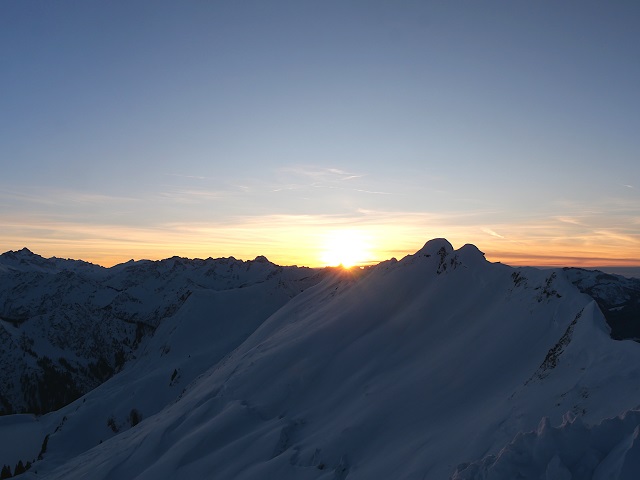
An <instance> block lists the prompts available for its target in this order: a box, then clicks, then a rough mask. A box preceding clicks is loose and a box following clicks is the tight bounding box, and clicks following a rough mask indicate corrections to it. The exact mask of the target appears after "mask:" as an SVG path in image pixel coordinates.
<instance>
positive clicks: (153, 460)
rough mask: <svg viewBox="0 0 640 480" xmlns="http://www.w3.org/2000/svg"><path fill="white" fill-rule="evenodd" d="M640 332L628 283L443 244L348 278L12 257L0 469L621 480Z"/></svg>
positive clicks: (202, 263)
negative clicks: (516, 264) (503, 260)
mask: <svg viewBox="0 0 640 480" xmlns="http://www.w3.org/2000/svg"><path fill="white" fill-rule="evenodd" d="M639 338H640V280H638V279H634V278H626V277H622V276H619V275H611V274H606V273H603V272H599V271H591V270H584V269H574V268H565V269H562V268H560V269H537V268H533V267H520V268H513V267H510V266H508V265H503V264H500V263H491V262H489V261H487V260H486V259H485V257H484V254H483V253H482V252H481V251H480V250H478V248H476V247H475V246H473V245H465V246H463V247H461V248H459V249H457V250H455V249H454V248H453V247H452V246H451V244H450V243H449V242H448V241H446V240H444V239H434V240H430V241H429V242H427V243H426V244H425V246H424V247H423V248H422V249H420V250H419V251H418V252H416V253H415V254H413V255H408V256H407V257H405V258H403V259H401V260H395V259H391V260H389V261H385V262H382V263H380V264H378V265H375V266H371V267H366V268H362V269H360V268H352V269H349V270H347V269H342V268H325V269H310V268H304V267H282V266H277V265H275V264H273V263H271V262H269V261H268V260H267V259H266V258H265V257H257V258H256V259H254V260H251V261H241V260H236V259H234V258H233V257H230V258H221V259H212V258H208V259H206V260H201V259H195V260H190V259H185V258H179V257H173V258H169V259H166V260H161V261H137V262H134V261H131V262H127V263H124V264H121V265H117V266H115V267H111V268H103V267H100V266H97V265H92V264H90V263H87V262H83V261H78V260H64V259H57V258H51V259H45V258H42V257H41V256H39V255H36V254H34V253H32V252H30V251H29V250H27V249H23V250H20V251H9V252H6V253H4V254H2V255H0V346H1V349H0V365H1V368H0V382H1V385H2V390H1V391H0V408H1V409H2V410H1V413H2V414H3V415H2V416H0V466H3V465H4V466H6V467H7V468H8V469H9V470H10V471H11V472H12V473H15V472H16V466H17V465H18V463H20V465H23V466H24V465H27V464H28V466H29V468H28V469H27V470H26V472H25V473H22V474H21V476H22V478H33V479H35V478H65V479H67V478H94V479H126V478H138V479H147V478H149V479H151V478H153V479H157V478H212V479H271V478H273V479H342V480H344V479H349V480H354V479H388V478H394V479H446V478H453V479H512V478H531V479H534V478H535V479H540V478H542V479H545V478H547V479H564V478H567V479H569V478H574V479H575V478H593V479H606V478H621V479H631V478H633V479H635V478H638V477H639V476H640V460H639V459H640V443H639V441H638V435H640V410H639V405H640V382H639V380H640V344H639V343H638V341H637V339H639ZM19 470H20V471H21V470H22V469H19ZM4 471H5V470H4V469H3V472H4Z"/></svg>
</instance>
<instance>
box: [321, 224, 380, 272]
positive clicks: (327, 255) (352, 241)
mask: <svg viewBox="0 0 640 480" xmlns="http://www.w3.org/2000/svg"><path fill="white" fill-rule="evenodd" d="M369 257H370V253H369V248H368V244H367V241H366V238H365V236H364V235H363V234H362V233H361V232H359V231H357V230H335V231H332V232H330V233H329V234H328V235H327V238H326V241H325V244H324V251H323V252H322V255H321V257H320V260H321V261H322V262H323V263H324V264H325V265H327V266H330V267H336V266H338V265H342V266H343V267H345V268H351V267H353V266H354V265H358V264H360V263H364V262H366V261H367V260H369Z"/></svg>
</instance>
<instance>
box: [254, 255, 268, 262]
mask: <svg viewBox="0 0 640 480" xmlns="http://www.w3.org/2000/svg"><path fill="white" fill-rule="evenodd" d="M253 261H254V262H257V263H270V262H269V259H267V257H265V256H264V255H258V256H257V257H256V258H254V259H253Z"/></svg>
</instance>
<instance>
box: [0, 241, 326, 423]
mask: <svg viewBox="0 0 640 480" xmlns="http://www.w3.org/2000/svg"><path fill="white" fill-rule="evenodd" d="M320 278H321V275H320V274H318V273H317V272H315V271H313V270H311V269H307V268H297V267H279V266H277V265H274V264H272V263H270V262H269V261H268V260H267V259H266V258H265V257H258V258H257V259H255V260H253V261H247V262H242V261H239V260H235V259H234V258H221V259H215V260H214V259H211V258H209V259H207V260H188V259H184V258H179V257H173V258H169V259H166V260H162V261H158V262H152V261H140V262H128V263H126V264H122V265H118V266H115V267H112V268H103V267H100V266H97V265H92V264H90V263H86V262H83V261H78V260H62V259H58V258H50V259H45V258H42V257H41V256H39V255H36V254H34V253H32V252H31V251H29V250H28V249H26V248H24V249H22V250H20V251H17V252H14V251H9V252H6V253H4V254H2V255H0V347H1V348H0V351H1V352H2V353H0V365H2V368H0V383H1V384H2V385H4V388H3V389H2V390H1V391H0V414H7V413H22V412H24V413H26V412H29V413H37V414H42V413H47V412H50V411H53V410H57V409H58V408H60V407H62V406H64V405H66V404H68V403H70V402H71V401H73V400H75V399H76V398H78V397H80V396H81V395H82V394H84V393H86V392H88V391H89V390H91V389H93V388H95V387H96V386H98V385H100V384H101V383H102V382H104V381H105V380H106V379H108V378H110V377H111V376H112V375H113V374H114V373H115V372H117V371H119V370H120V369H121V368H122V366H123V365H124V363H125V362H126V361H127V360H130V359H132V358H134V357H135V351H136V349H137V347H138V345H139V343H140V341H141V340H142V339H143V338H144V337H146V336H148V335H149V334H152V333H153V332H154V331H155V329H156V328H157V327H158V325H160V323H161V322H162V320H163V319H165V318H167V317H170V316H171V315H173V314H174V313H176V312H177V311H178V310H179V309H180V307H181V306H182V305H183V304H184V302H185V301H186V300H187V298H189V296H190V295H191V294H192V293H193V292H195V291H199V290H210V291H225V290H233V289H239V288H246V287H249V286H252V285H258V284H260V285H261V286H262V287H261V288H263V289H266V290H268V291H270V292H272V293H273V295H276V294H277V296H278V299H279V300H278V301H277V302H275V303H274V304H273V306H272V308H273V309H274V310H275V309H277V308H279V307H280V306H281V305H282V304H284V303H286V302H287V301H288V300H289V299H290V298H292V297H293V296H295V295H296V294H298V293H300V291H302V290H304V289H305V288H307V287H309V286H310V285H313V284H314V283H316V282H317V281H319V280H320Z"/></svg>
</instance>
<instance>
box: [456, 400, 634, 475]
mask: <svg viewBox="0 0 640 480" xmlns="http://www.w3.org/2000/svg"><path fill="white" fill-rule="evenodd" d="M639 437H640V410H637V409H635V410H629V411H627V412H625V413H624V414H622V415H621V416H619V417H616V418H612V419H605V420H603V421H602V422H601V423H599V424H596V425H593V426H587V425H585V424H584V423H583V422H582V421H581V419H580V418H579V417H573V416H571V415H567V416H566V417H565V419H564V421H563V422H562V424H561V425H560V426H558V427H553V426H551V424H550V422H549V419H548V418H547V417H544V418H543V419H542V420H541V422H540V425H539V426H538V428H537V429H536V430H534V431H532V432H527V433H523V434H518V435H517V436H516V437H515V438H514V440H513V441H511V442H510V443H509V444H508V445H507V446H505V447H504V448H503V449H502V450H501V451H500V453H498V455H497V456H495V455H490V456H488V457H486V458H485V459H483V460H482V461H480V462H475V463H472V464H464V465H460V466H459V467H458V469H457V470H456V472H455V473H454V475H453V477H452V478H453V480H503V479H504V480H506V479H512V478H532V479H533V478H536V479H541V480H565V479H566V480H570V479H572V478H576V479H581V478H590V479H592V480H606V479H619V480H635V479H637V478H638V472H640V438H639Z"/></svg>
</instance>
